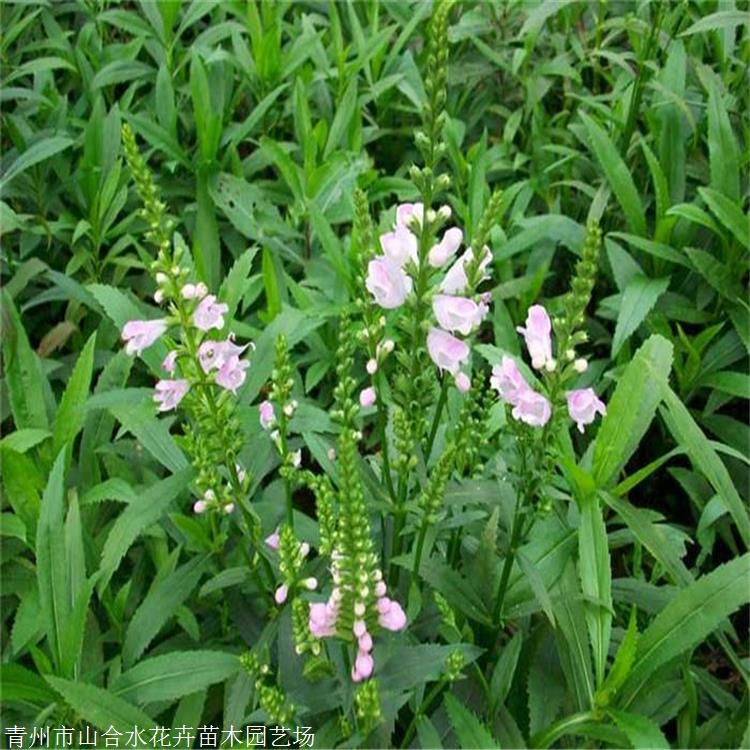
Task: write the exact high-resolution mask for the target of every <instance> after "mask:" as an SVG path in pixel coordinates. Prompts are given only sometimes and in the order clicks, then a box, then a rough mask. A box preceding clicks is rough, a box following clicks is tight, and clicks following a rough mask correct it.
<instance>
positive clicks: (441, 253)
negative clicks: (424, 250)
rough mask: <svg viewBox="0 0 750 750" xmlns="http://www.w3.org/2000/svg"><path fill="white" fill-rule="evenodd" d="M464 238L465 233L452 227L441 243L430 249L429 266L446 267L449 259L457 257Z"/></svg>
mask: <svg viewBox="0 0 750 750" xmlns="http://www.w3.org/2000/svg"><path fill="white" fill-rule="evenodd" d="M463 238H464V233H463V232H462V231H461V230H460V229H459V228H458V227H451V228H450V229H448V230H446V232H445V234H443V237H442V239H441V240H440V242H438V244H437V245H433V247H431V248H430V252H429V255H428V256H427V260H428V262H429V264H430V265H431V266H432V267H433V268H441V267H442V266H444V265H445V264H446V263H447V262H448V260H449V258H451V257H452V256H453V255H455V253H456V251H457V250H458V248H459V247H461V241H462V240H463Z"/></svg>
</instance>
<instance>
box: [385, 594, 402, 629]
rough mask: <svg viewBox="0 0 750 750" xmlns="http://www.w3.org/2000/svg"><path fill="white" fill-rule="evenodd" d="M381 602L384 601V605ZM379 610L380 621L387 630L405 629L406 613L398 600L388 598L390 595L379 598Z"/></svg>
mask: <svg viewBox="0 0 750 750" xmlns="http://www.w3.org/2000/svg"><path fill="white" fill-rule="evenodd" d="M381 602H384V604H383V605H382V606H381V604H380V603H381ZM386 606H387V608H386ZM378 612H380V615H379V616H378V623H379V624H380V626H381V627H383V628H385V629H386V630H393V631H397V630H403V629H404V628H405V627H406V613H405V612H404V610H403V609H402V608H401V605H400V604H399V603H398V602H397V601H394V600H393V599H388V597H383V598H382V599H379V600H378Z"/></svg>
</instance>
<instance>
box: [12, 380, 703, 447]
mask: <svg viewBox="0 0 750 750" xmlns="http://www.w3.org/2000/svg"><path fill="white" fill-rule="evenodd" d="M704 380H705V378H704ZM48 437H52V433H51V432H50V431H49V430H40V429H37V428H34V427H27V428H25V429H23V430H16V431H15V432H11V433H10V435H6V436H5V437H4V438H3V439H2V440H0V445H2V446H3V448H9V449H10V450H12V451H16V452H17V453H26V451H29V450H31V449H32V448H33V447H34V446H36V445H39V443H42V442H44V441H45V440H46V439H47V438H48Z"/></svg>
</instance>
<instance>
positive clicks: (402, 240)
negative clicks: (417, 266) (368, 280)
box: [380, 226, 419, 268]
mask: <svg viewBox="0 0 750 750" xmlns="http://www.w3.org/2000/svg"><path fill="white" fill-rule="evenodd" d="M380 247H381V248H382V250H383V255H385V257H386V258H388V260H391V261H393V262H394V263H395V264H396V265H397V266H398V267H399V268H403V267H404V266H405V265H406V263H407V261H409V260H412V261H414V263H417V261H418V260H419V256H418V254H417V238H416V237H415V236H414V235H413V234H412V233H411V232H410V231H409V230H408V229H407V228H406V227H401V226H398V227H396V228H395V229H394V230H393V231H392V232H386V233H385V234H381V235H380Z"/></svg>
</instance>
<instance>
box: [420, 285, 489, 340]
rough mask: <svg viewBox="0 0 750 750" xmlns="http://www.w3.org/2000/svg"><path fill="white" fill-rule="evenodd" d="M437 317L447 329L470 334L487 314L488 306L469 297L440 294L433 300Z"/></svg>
mask: <svg viewBox="0 0 750 750" xmlns="http://www.w3.org/2000/svg"><path fill="white" fill-rule="evenodd" d="M432 309H433V311H434V313H435V318H437V322H438V323H439V324H440V326H441V327H442V328H444V329H445V330H446V331H451V332H453V331H458V332H459V333H462V334H463V335H464V336H468V335H469V334H470V333H471V331H472V330H473V329H474V328H476V327H477V326H478V325H479V324H480V323H481V322H482V321H483V320H484V317H485V315H486V314H487V306H486V305H484V304H477V303H476V302H474V300H472V299H468V298H467V297H454V296H451V295H448V294H438V295H436V296H435V298H434V299H433V301H432Z"/></svg>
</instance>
